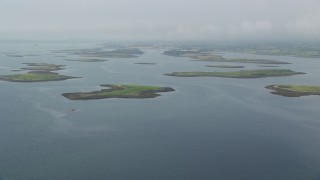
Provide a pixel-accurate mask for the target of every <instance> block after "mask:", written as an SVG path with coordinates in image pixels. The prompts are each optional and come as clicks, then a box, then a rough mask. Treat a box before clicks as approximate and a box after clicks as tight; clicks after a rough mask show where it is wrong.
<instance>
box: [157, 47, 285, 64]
mask: <svg viewBox="0 0 320 180" xmlns="http://www.w3.org/2000/svg"><path fill="white" fill-rule="evenodd" d="M163 54H164V55H169V56H175V57H189V58H192V59H194V60H196V61H208V62H233V63H254V64H290V63H288V62H282V61H275V60H268V59H246V58H234V59H228V58H224V57H223V56H221V55H217V54H212V53H208V52H203V51H197V50H176V49H173V50H168V51H164V52H163Z"/></svg>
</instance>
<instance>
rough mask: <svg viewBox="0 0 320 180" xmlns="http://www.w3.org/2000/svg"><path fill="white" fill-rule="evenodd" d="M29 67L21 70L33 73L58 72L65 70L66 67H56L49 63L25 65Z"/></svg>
mask: <svg viewBox="0 0 320 180" xmlns="http://www.w3.org/2000/svg"><path fill="white" fill-rule="evenodd" d="M23 64H26V65H28V66H29V67H24V68H20V69H22V70H31V71H58V70H62V69H64V68H63V67H64V66H65V65H56V64H48V63H23Z"/></svg>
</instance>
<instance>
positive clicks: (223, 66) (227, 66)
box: [206, 65, 245, 68]
mask: <svg viewBox="0 0 320 180" xmlns="http://www.w3.org/2000/svg"><path fill="white" fill-rule="evenodd" d="M206 67H213V68H244V67H245V66H232V65H206Z"/></svg>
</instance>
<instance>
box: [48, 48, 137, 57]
mask: <svg viewBox="0 0 320 180" xmlns="http://www.w3.org/2000/svg"><path fill="white" fill-rule="evenodd" d="M53 53H66V54H69V55H78V56H82V57H96V58H135V57H138V55H141V54H143V51H141V50H140V49H139V48H120V49H116V50H105V49H103V48H94V49H66V50H59V51H54V52H53Z"/></svg>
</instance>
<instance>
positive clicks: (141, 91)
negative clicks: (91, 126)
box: [62, 84, 174, 100]
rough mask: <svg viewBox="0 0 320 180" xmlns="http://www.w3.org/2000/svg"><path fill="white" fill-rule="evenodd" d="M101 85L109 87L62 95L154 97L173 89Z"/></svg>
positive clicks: (71, 98)
mask: <svg viewBox="0 0 320 180" xmlns="http://www.w3.org/2000/svg"><path fill="white" fill-rule="evenodd" d="M101 86H102V87H109V89H102V90H100V91H92V92H75V93H64V94H62V95H63V96H64V97H66V98H68V99H70V100H92V99H107V98H154V97H157V96H160V95H159V94H157V93H158V92H170V91H174V89H172V88H170V87H159V86H143V85H132V84H124V85H115V84H105V85H101Z"/></svg>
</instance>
